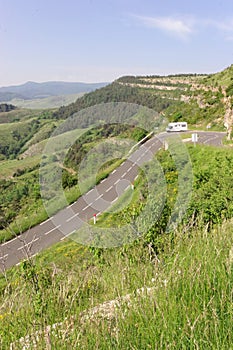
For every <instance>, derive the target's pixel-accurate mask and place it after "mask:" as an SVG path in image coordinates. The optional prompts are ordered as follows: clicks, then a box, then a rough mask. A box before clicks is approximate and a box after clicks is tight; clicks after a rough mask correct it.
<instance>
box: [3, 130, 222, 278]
mask: <svg viewBox="0 0 233 350" xmlns="http://www.w3.org/2000/svg"><path fill="white" fill-rule="evenodd" d="M197 133H198V143H202V144H209V145H214V146H222V139H223V137H224V136H225V135H226V134H225V133H220V132H204V131H198V132H197ZM171 135H173V133H169V134H168V133H161V134H158V135H155V136H153V137H152V138H151V139H149V140H148V141H147V142H145V143H144V144H142V145H141V146H140V147H139V148H138V149H137V150H136V151H135V152H133V153H132V154H131V155H130V156H129V157H128V158H127V159H126V160H125V161H124V162H123V163H122V164H121V165H120V166H119V167H118V168H117V169H115V170H114V171H113V172H112V173H111V174H110V175H109V176H108V177H107V178H106V179H105V180H103V181H102V182H101V183H99V184H98V185H97V186H95V187H94V188H93V189H92V190H90V191H89V192H88V193H86V194H85V195H83V196H82V197H80V198H79V199H78V200H77V201H76V202H74V203H73V204H71V205H69V206H67V207H66V208H65V209H62V210H60V211H59V212H58V213H57V214H55V215H54V216H52V217H51V218H49V219H48V220H46V221H44V222H42V223H41V224H40V225H37V226H35V227H33V228H31V229H29V230H28V231H26V232H24V233H23V234H21V235H19V236H17V237H15V238H14V239H12V240H10V241H8V242H5V243H3V244H1V245H0V270H1V271H2V272H4V271H5V270H7V269H9V268H10V267H12V266H14V265H17V264H19V263H20V262H21V261H22V260H24V259H26V258H29V257H32V256H34V255H36V254H38V253H39V252H41V251H42V250H44V249H46V248H48V247H49V246H51V245H53V244H55V243H57V242H59V241H62V240H64V239H65V238H67V237H69V236H70V235H71V234H72V233H74V232H75V231H77V229H79V228H80V227H81V226H82V225H83V223H84V222H87V221H88V220H90V219H91V218H93V216H94V215H98V214H99V213H102V212H103V211H105V210H106V209H107V208H109V207H110V206H111V205H112V204H113V203H114V202H115V201H116V200H117V199H118V198H119V197H120V196H121V195H122V194H123V193H124V191H126V190H127V189H128V188H130V187H131V186H132V183H133V181H134V180H135V178H136V176H137V174H138V169H139V167H140V166H141V165H142V164H143V163H145V162H147V161H149V160H150V159H152V157H153V155H154V154H155V153H156V152H157V151H158V150H159V149H160V148H161V147H163V145H164V141H165V140H166V138H168V137H170V136H171Z"/></svg>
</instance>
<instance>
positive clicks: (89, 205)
mask: <svg viewBox="0 0 233 350" xmlns="http://www.w3.org/2000/svg"><path fill="white" fill-rule="evenodd" d="M89 206H90V205H89V204H88V205H87V206H86V207H85V208H83V209H82V211H84V210H86V209H87V208H88V207H89Z"/></svg>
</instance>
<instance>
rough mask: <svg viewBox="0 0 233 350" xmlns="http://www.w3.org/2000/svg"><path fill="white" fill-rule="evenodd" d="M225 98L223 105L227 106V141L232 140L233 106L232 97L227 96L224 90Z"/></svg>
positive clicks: (225, 121)
mask: <svg viewBox="0 0 233 350" xmlns="http://www.w3.org/2000/svg"><path fill="white" fill-rule="evenodd" d="M223 94H224V98H223V103H224V105H225V106H226V112H225V115H224V126H225V127H226V128H227V140H231V133H232V127H233V108H232V104H231V97H227V96H226V91H224V90H223Z"/></svg>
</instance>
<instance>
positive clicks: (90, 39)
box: [0, 0, 233, 86]
mask: <svg viewBox="0 0 233 350" xmlns="http://www.w3.org/2000/svg"><path fill="white" fill-rule="evenodd" d="M0 13H1V16H0V47H1V53H0V68H1V69H0V86H6V85H12V84H20V83H24V82H26V81H29V80H31V81H38V82H42V81H48V80H62V81H83V82H99V81H112V80H114V79H116V78H118V77H119V76H122V75H151V74H161V75H163V74H170V73H189V72H197V73H205V72H207V73H211V72H216V71H220V70H222V69H224V68H226V67H227V66H229V65H231V64H232V63H233V1H232V0H225V1H224V2H222V1H210V0H205V1H204V0H202V1H200V0H196V1H191V0H186V1H184V0H163V1H161V0H158V1H156V0H155V1H152V0H143V1H142V0H140V1H139V0H133V1H132V0H59V1H58V0H57V1H55V0H37V1H35V0H0Z"/></svg>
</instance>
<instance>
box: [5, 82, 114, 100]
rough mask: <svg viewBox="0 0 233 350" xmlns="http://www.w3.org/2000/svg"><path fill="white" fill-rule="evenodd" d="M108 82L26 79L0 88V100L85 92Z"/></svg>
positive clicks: (30, 98) (38, 97)
mask: <svg viewBox="0 0 233 350" xmlns="http://www.w3.org/2000/svg"><path fill="white" fill-rule="evenodd" d="M107 84H108V83H106V82H103V83H79V82H77V83H68V82H61V81H49V82H44V83H36V82H33V81H28V82H27V83H25V84H22V85H15V86H7V87H1V88H0V102H6V101H11V100H13V99H21V100H32V99H41V98H47V97H51V96H59V95H70V94H78V93H86V92H90V91H93V90H96V89H99V88H101V87H104V86H106V85H107Z"/></svg>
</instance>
